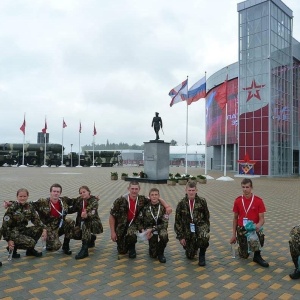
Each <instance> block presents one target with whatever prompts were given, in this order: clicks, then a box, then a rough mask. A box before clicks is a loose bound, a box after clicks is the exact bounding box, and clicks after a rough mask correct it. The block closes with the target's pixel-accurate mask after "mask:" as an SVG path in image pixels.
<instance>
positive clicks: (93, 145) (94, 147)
mask: <svg viewBox="0 0 300 300" xmlns="http://www.w3.org/2000/svg"><path fill="white" fill-rule="evenodd" d="M93 167H95V135H93Z"/></svg>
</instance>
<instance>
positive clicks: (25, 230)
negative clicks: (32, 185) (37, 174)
mask: <svg viewBox="0 0 300 300" xmlns="http://www.w3.org/2000/svg"><path fill="white" fill-rule="evenodd" d="M28 197H29V192H28V190H27V189H19V190H18V191H17V201H14V202H12V203H11V205H9V207H8V208H7V210H6V212H5V214H4V217H3V223H2V228H1V232H2V235H3V238H4V239H5V240H6V241H7V244H8V246H7V248H6V249H7V251H13V253H12V258H20V254H19V253H18V252H17V250H18V249H24V250H26V256H35V257H40V256H42V252H38V251H37V250H35V246H36V244H37V242H38V240H39V238H40V237H41V235H42V238H43V239H44V240H46V238H47V230H46V226H45V225H44V224H43V223H42V221H41V220H40V218H39V216H38V214H37V213H36V211H35V209H34V207H33V205H32V204H31V203H28V202H27V200H28ZM29 222H31V223H32V224H33V226H32V225H31V224H30V226H28V224H29Z"/></svg>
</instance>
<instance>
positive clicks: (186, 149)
mask: <svg viewBox="0 0 300 300" xmlns="http://www.w3.org/2000/svg"><path fill="white" fill-rule="evenodd" d="M188 85H189V76H187V91H188V92H187V93H188V94H187V98H189V88H188ZM188 107H189V106H188V101H187V100H186V131H185V174H187V173H188V172H187V159H188V120H189V108H188Z"/></svg>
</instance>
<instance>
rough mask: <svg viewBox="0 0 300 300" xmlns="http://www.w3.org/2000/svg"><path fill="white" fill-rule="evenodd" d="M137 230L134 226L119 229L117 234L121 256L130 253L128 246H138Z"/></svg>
mask: <svg viewBox="0 0 300 300" xmlns="http://www.w3.org/2000/svg"><path fill="white" fill-rule="evenodd" d="M136 230H137V229H136V228H135V227H134V226H132V227H131V226H130V227H128V226H120V227H118V228H117V230H116V234H117V246H118V253H119V254H126V253H127V252H128V246H129V245H134V244H136V242H137V237H136Z"/></svg>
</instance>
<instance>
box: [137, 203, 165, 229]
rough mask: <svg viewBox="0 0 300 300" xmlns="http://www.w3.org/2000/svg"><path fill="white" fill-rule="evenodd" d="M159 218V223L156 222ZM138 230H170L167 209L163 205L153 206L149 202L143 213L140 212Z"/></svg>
mask: <svg viewBox="0 0 300 300" xmlns="http://www.w3.org/2000/svg"><path fill="white" fill-rule="evenodd" d="M155 218H157V221H156V220H155ZM136 222H137V228H138V230H142V229H149V228H153V227H154V226H155V227H156V228H157V229H158V231H160V230H161V229H165V230H167V229H168V224H169V215H167V213H166V209H165V208H164V206H163V205H161V204H159V203H158V204H151V202H149V203H148V204H146V205H145V207H144V208H143V210H142V211H140V213H139V215H138V218H137V221H136Z"/></svg>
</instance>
